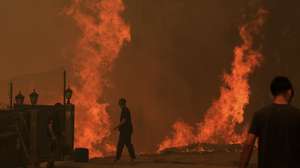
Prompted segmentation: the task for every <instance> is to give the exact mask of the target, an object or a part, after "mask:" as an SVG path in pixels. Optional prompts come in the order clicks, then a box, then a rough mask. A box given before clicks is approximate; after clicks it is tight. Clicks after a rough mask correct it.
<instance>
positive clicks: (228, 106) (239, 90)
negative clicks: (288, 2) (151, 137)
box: [159, 9, 267, 151]
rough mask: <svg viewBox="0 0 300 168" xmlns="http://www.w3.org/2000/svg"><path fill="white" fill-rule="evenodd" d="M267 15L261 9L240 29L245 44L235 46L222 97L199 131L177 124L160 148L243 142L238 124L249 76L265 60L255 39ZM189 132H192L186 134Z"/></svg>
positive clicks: (208, 112)
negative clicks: (192, 130) (237, 129)
mask: <svg viewBox="0 0 300 168" xmlns="http://www.w3.org/2000/svg"><path fill="white" fill-rule="evenodd" d="M266 16H267V11H265V10H263V9H260V10H259V11H258V13H257V15H256V17H255V19H254V20H252V21H250V22H249V23H246V24H244V25H243V26H242V27H241V28H240V36H241V39H242V44H241V45H239V46H237V47H235V49H234V59H233V62H232V67H231V72H230V73H225V74H224V79H223V84H222V86H221V88H220V97H219V99H217V100H216V101H214V102H213V104H212V106H211V107H210V108H209V109H208V111H207V112H206V113H205V116H204V119H203V121H201V122H200V123H198V124H197V128H196V131H195V132H196V133H195V134H193V132H191V131H187V128H189V129H188V130H190V129H192V128H190V126H187V124H184V123H180V124H178V123H175V126H173V127H174V128H175V132H174V136H173V137H172V138H166V139H165V140H164V141H163V142H162V144H161V145H160V147H159V151H161V150H163V149H166V148H170V147H180V146H182V145H186V144H191V143H220V144H235V143H241V142H242V141H243V139H244V135H245V130H244V131H243V133H240V134H239V133H237V132H236V127H237V125H238V124H242V123H243V122H244V112H245V107H246V106H247V105H248V104H249V95H250V86H249V75H250V74H251V73H252V72H253V71H254V69H255V68H256V67H257V66H259V64H260V62H261V60H262V54H261V53H260V51H259V49H254V38H255V36H257V35H259V33H260V31H261V29H262V26H263V25H264V22H265V18H266ZM187 132H188V133H191V135H186V134H187ZM181 135H185V136H184V137H183V136H181ZM187 137H193V138H192V139H190V138H187Z"/></svg>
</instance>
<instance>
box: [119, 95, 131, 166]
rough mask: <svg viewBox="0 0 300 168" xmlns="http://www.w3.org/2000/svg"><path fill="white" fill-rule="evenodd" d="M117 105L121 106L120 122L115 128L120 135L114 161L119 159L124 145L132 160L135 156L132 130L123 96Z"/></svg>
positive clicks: (129, 115)
mask: <svg viewBox="0 0 300 168" xmlns="http://www.w3.org/2000/svg"><path fill="white" fill-rule="evenodd" d="M119 106H120V108H121V117H120V123H119V125H118V126H117V127H116V128H115V129H119V131H120V135H119V142H118V146H117V154H116V158H115V161H118V160H120V158H121V155H122V151H123V148H124V145H126V147H127V149H128V152H129V154H130V157H131V160H132V161H134V159H135V158H136V156H135V152H134V147H133V145H132V142H131V135H132V132H133V127H132V122H131V114H130V111H129V109H128V108H127V105H126V100H125V99H124V98H121V99H120V100H119Z"/></svg>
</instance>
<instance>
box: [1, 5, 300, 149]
mask: <svg viewBox="0 0 300 168" xmlns="http://www.w3.org/2000/svg"><path fill="white" fill-rule="evenodd" d="M251 2H252V1H251ZM68 3H69V2H68V1H67V0H26V1H21V0H2V1H1V2H0V20H1V26H0V57H1V61H0V67H1V69H2V70H1V71H0V80H3V79H10V78H13V77H15V76H18V77H17V78H18V79H19V78H21V79H22V82H19V84H18V86H19V87H22V86H23V87H24V86H25V85H26V83H27V85H26V87H27V90H28V91H27V92H26V93H28V92H29V90H30V89H31V87H33V85H35V86H34V87H40V90H41V92H44V93H45V94H44V95H46V92H50V91H51V93H52V90H55V89H56V90H57V88H58V87H59V86H60V83H59V82H60V81H59V80H60V79H61V78H59V76H58V77H55V75H54V74H59V72H60V70H61V68H62V67H66V66H68V58H70V56H71V55H72V52H73V51H74V44H75V43H76V39H77V38H78V36H79V35H80V33H79V31H78V29H77V28H76V25H75V24H74V23H73V21H72V19H70V18H69V17H67V16H65V15H63V14H62V13H61V12H62V10H63V8H64V7H65V6H66V5H68ZM125 4H126V7H127V9H126V11H125V13H124V17H125V18H126V21H127V22H128V23H129V24H130V26H131V29H132V41H131V43H129V44H127V45H126V46H125V47H124V48H123V49H122V51H121V53H120V57H119V58H118V59H117V60H116V62H115V64H114V67H113V70H112V72H111V74H109V77H110V79H111V82H112V84H113V87H112V88H107V89H106V91H105V100H106V101H108V102H109V103H111V104H112V105H113V106H112V107H111V109H110V113H111V116H113V120H115V121H117V119H118V117H117V115H118V113H116V109H117V108H116V106H115V101H116V100H117V98H118V97H119V96H125V97H127V98H128V99H129V105H130V107H131V109H132V112H133V114H134V119H135V120H134V121H135V124H136V125H139V127H138V128H137V131H136V134H137V136H136V137H137V139H138V140H137V143H138V148H139V149H140V150H145V151H146V150H150V149H152V150H153V148H154V147H155V145H156V144H158V142H160V140H161V139H162V138H163V137H164V136H165V135H168V133H169V131H170V127H171V124H172V123H173V122H174V121H176V120H186V121H188V122H191V123H193V122H196V121H199V120H200V118H201V116H202V114H203V112H205V110H206V109H207V108H208V107H209V106H210V104H211V102H212V100H213V99H215V98H217V96H218V93H219V86H220V79H221V75H222V73H223V72H224V71H228V68H229V66H230V63H231V60H232V50H233V47H234V46H235V45H236V44H238V43H239V42H240V41H239V37H238V26H239V24H240V23H242V21H243V19H242V18H243V14H245V13H247V12H249V13H253V9H251V8H249V5H250V6H252V5H253V4H255V3H249V2H248V1H246V0H226V1H224V0H125ZM264 4H265V5H266V6H267V8H268V9H270V18H269V21H268V22H267V23H266V27H265V30H264V38H263V39H264V41H263V43H262V44H263V47H264V55H265V57H264V62H263V64H262V65H261V67H260V68H259V69H258V70H257V71H256V72H255V73H254V75H252V76H251V90H252V94H251V104H250V106H249V108H248V110H247V111H249V114H251V113H252V112H253V111H254V110H256V109H257V108H258V106H261V105H263V104H264V103H267V102H268V101H269V95H268V84H269V81H270V79H271V78H272V77H273V76H274V75H277V74H285V75H288V76H290V77H291V78H292V79H293V81H294V82H295V85H296V88H299V89H300V87H298V85H299V84H300V78H299V75H298V72H299V62H300V59H299V49H298V48H299V46H298V45H299V44H300V36H299V35H300V27H299V23H298V21H299V18H300V15H299V13H300V12H299V11H300V10H299V8H300V7H299V6H300V4H299V1H297V0H291V1H290V2H289V3H286V2H284V1H273V0H269V1H264ZM48 71H50V73H41V72H48ZM31 73H37V74H38V75H33V76H30V75H29V76H25V77H24V76H23V75H22V74H31ZM48 75H49V77H47V76H48ZM42 76H43V77H42ZM57 79H58V80H57ZM36 80H39V81H40V84H37V82H36ZM28 81H31V82H28ZM5 82H6V81H4V84H1V88H0V89H1V92H2V93H3V94H2V95H6V94H7V92H6V86H7V85H6V83H5ZM28 83H31V84H28ZM32 83H34V84H32ZM53 83H55V84H53ZM47 84H48V85H47ZM95 89H97V88H95ZM59 93H60V91H57V92H56V93H55V94H56V97H58V95H59ZM4 97H5V96H4ZM53 97H55V96H53ZM44 99H45V100H48V99H47V98H44ZM2 100H3V96H2ZM296 104H300V99H296ZM157 122H160V123H162V124H154V123H157ZM144 132H154V133H153V138H152V139H151V141H150V139H146V140H145V139H143V140H140V139H139V137H143V133H144Z"/></svg>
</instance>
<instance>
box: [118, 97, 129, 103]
mask: <svg viewBox="0 0 300 168" xmlns="http://www.w3.org/2000/svg"><path fill="white" fill-rule="evenodd" d="M126 102H127V101H126V99H125V98H120V100H119V103H122V104H126Z"/></svg>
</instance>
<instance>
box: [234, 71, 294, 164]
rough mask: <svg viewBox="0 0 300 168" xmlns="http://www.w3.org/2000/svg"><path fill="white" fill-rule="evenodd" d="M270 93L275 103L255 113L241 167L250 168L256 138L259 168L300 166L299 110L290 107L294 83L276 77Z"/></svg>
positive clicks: (284, 78)
mask: <svg viewBox="0 0 300 168" xmlns="http://www.w3.org/2000/svg"><path fill="white" fill-rule="evenodd" d="M271 93H272V95H273V103H272V104H271V105H268V106H266V107H264V108H262V109H261V110H259V111H258V112H256V113H255V114H254V117H253V119H252V123H251V126H250V129H249V133H248V137H247V139H246V142H245V145H244V148H243V152H242V155H241V162H240V168H246V167H247V166H248V163H249V160H250V158H251V153H252V150H253V147H254V144H255V141H256V139H258V167H259V168H296V167H300V153H299V152H300V110H299V109H297V108H295V107H293V106H292V105H290V102H291V101H292V99H293V96H294V89H293V86H292V83H291V82H290V81H289V79H288V78H286V77H282V76H279V77H276V78H275V79H274V80H273V81H272V84H271Z"/></svg>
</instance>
